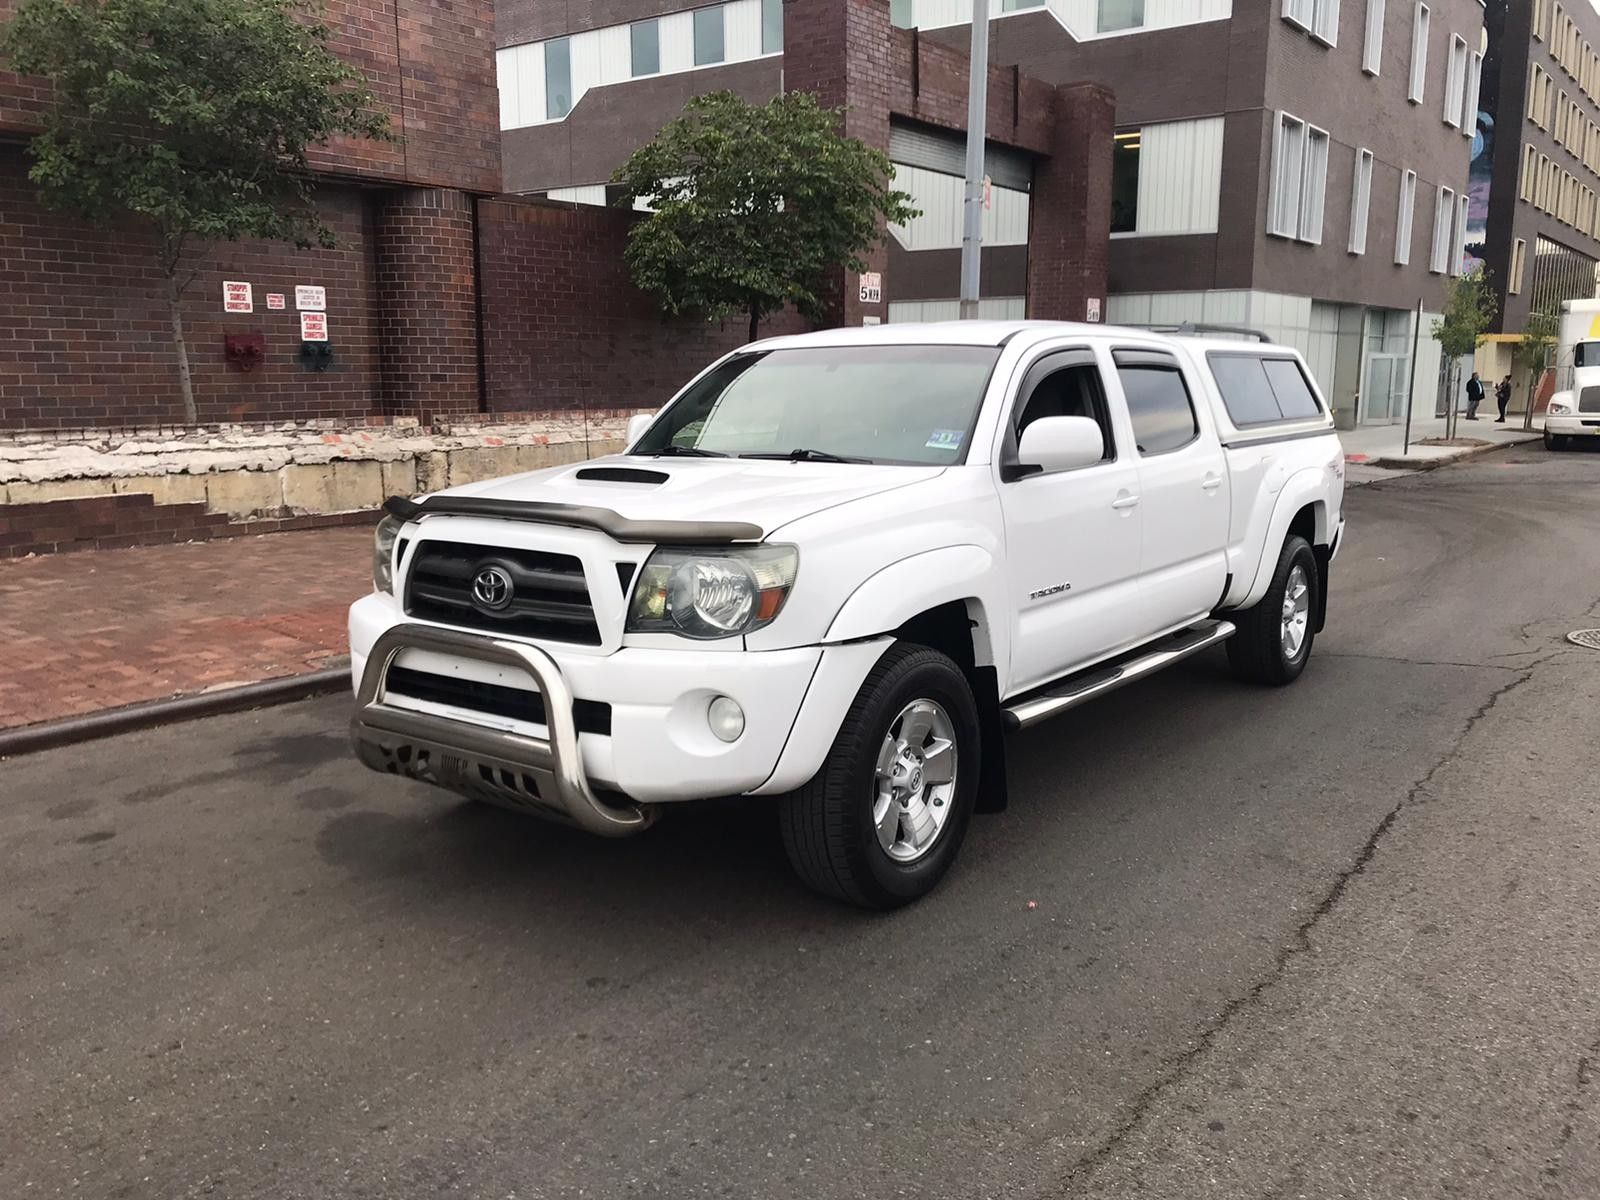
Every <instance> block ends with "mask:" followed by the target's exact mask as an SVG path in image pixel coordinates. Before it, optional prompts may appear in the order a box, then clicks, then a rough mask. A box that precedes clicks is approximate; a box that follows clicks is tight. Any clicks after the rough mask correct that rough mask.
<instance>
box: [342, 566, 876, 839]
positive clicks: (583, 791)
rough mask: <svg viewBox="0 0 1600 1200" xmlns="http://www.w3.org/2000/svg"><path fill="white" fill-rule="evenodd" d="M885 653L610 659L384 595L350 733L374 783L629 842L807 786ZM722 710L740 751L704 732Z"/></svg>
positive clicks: (628, 651) (367, 610)
mask: <svg viewBox="0 0 1600 1200" xmlns="http://www.w3.org/2000/svg"><path fill="white" fill-rule="evenodd" d="M887 644H888V642H887V639H879V640H874V641H871V642H860V643H852V644H849V645H842V646H827V647H823V646H804V647H797V648H794V649H787V650H771V651H760V652H754V651H742V652H741V651H730V650H708V649H704V648H700V647H696V646H694V645H693V644H686V645H685V647H684V648H682V649H657V648H646V647H626V646H625V647H623V648H621V649H619V650H617V651H615V652H613V653H609V654H606V653H597V652H594V651H592V650H588V649H586V648H581V647H572V646H565V645H560V644H555V643H540V644H539V645H534V644H532V643H529V642H526V641H522V640H514V639H506V638H495V637H493V636H490V635H486V634H483V633H475V632H468V631H465V630H457V629H451V628H446V627H444V626H439V625H431V624H421V623H416V622H411V621H409V620H408V619H407V618H406V616H405V614H404V613H402V612H401V611H400V607H399V605H397V604H396V603H395V602H394V599H393V598H392V597H390V596H387V595H383V594H377V593H375V594H373V595H369V596H366V597H363V598H362V599H361V600H358V601H357V602H356V603H355V605H353V606H352V607H351V610H350V651H351V663H352V674H353V677H354V681H355V684H356V686H357V711H356V714H355V717H354V718H353V720H352V723H351V733H352V738H353V740H354V742H355V746H356V751H357V753H358V755H359V756H360V757H361V759H362V761H363V762H365V763H366V764H367V765H368V766H371V767H373V768H375V769H377V770H380V771H387V772H390V773H394V774H400V775H405V776H408V777H411V778H416V779H422V780H425V781H426V782H429V783H434V784H437V785H439V786H441V787H445V788H449V789H450V790H452V791H456V792H460V793H463V794H466V795H472V796H474V797H476V798H480V799H486V800H491V801H494V802H495V803H499V804H503V805H507V806H510V807H516V808H523V809H529V810H531V811H536V812H539V813H541V814H542V815H551V816H556V817H559V818H562V819H564V820H567V821H569V822H571V823H573V824H577V825H579V826H581V827H582V828H585V829H589V830H591V831H592V832H596V833H602V834H608V835H617V834H626V833H630V832H633V831H634V830H637V829H639V828H642V827H643V825H644V823H645V822H646V821H647V819H648V817H649V815H650V811H649V810H650V806H653V805H656V804H660V803H666V802H672V801H680V800H689V799H696V798H700V797H706V796H731V795H740V794H745V793H760V794H768V793H773V792H782V791H787V790H790V789H792V788H794V787H797V786H799V784H801V783H804V782H805V781H806V780H807V779H809V778H810V777H811V776H812V775H813V774H815V772H816V770H817V769H818V767H819V766H820V765H821V763H822V761H823V759H824V757H825V756H826V754H827V751H828V749H829V747H830V746H831V745H832V742H833V739H834V736H835V735H836V734H837V732H838V729H839V723H840V722H841V721H842V719H843V717H844V714H845V712H846V711H847V710H848V708H849V705H850V703H851V701H852V700H853V699H854V697H855V694H856V692H857V691H858V690H859V689H860V686H861V683H862V681H863V680H864V679H865V678H866V676H867V673H868V672H869V671H870V670H871V669H872V666H873V664H874V663H876V662H877V660H878V658H879V657H880V656H881V654H882V653H883V649H884V646H886V645H887ZM397 667H400V668H405V670H406V672H410V673H415V672H419V671H420V672H423V673H426V674H429V675H435V676H440V677H444V678H447V679H452V680H455V681H461V682H471V683H474V684H484V685H489V686H491V687H494V688H497V689H500V690H502V691H504V690H505V689H520V690H521V691H525V692H529V693H537V694H538V696H539V697H540V698H541V699H542V703H543V707H544V709H545V716H544V717H542V718H540V717H534V718H532V719H519V718H517V717H515V716H512V715H507V714H506V713H504V712H502V713H498V714H497V713H489V712H480V711H475V710H469V709H465V708H459V707H456V706H454V705H451V704H447V703H437V702H429V701H425V700H421V699H418V698H417V697H414V696H410V695H407V694H405V683H404V677H403V676H402V677H401V686H400V687H398V688H396V687H391V686H389V683H390V680H389V676H390V673H391V669H392V668H397ZM719 695H721V696H729V697H731V698H732V699H733V700H734V701H736V702H737V703H738V704H739V706H740V708H741V709H743V711H744V714H745V729H744V732H743V734H742V735H741V736H740V737H738V738H736V739H735V740H734V741H733V742H724V741H721V740H720V739H718V738H717V737H716V736H715V735H714V734H713V733H712V732H711V729H710V727H709V725H708V723H707V720H706V714H707V708H708V706H709V704H710V702H711V700H712V699H713V698H714V697H716V696H719ZM575 701H577V702H580V703H581V702H585V701H587V702H591V703H598V704H601V705H604V706H607V707H608V709H609V714H610V716H609V729H608V731H606V732H600V731H596V730H595V729H594V727H593V725H592V724H584V722H583V721H582V720H581V719H580V720H579V721H576V722H575V721H574V715H573V707H574V703H575ZM580 724H582V725H583V726H584V727H583V728H579V727H578V726H579V725H580ZM422 751H425V752H426V754H425V756H424V757H423V758H422V759H421V760H420V761H419V758H418V754H419V752H422Z"/></svg>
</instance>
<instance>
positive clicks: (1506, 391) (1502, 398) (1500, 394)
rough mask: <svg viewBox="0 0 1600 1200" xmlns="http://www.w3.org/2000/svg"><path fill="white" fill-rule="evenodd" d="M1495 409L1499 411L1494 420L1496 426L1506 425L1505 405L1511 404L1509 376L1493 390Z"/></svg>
mask: <svg viewBox="0 0 1600 1200" xmlns="http://www.w3.org/2000/svg"><path fill="white" fill-rule="evenodd" d="M1494 403H1495V407H1496V408H1498V409H1499V410H1500V415H1499V416H1498V417H1496V418H1495V419H1494V423H1495V424H1496V425H1504V424H1505V423H1506V405H1508V404H1510V403H1511V376H1509V375H1507V376H1506V377H1505V378H1504V379H1502V380H1501V381H1500V382H1499V383H1498V384H1496V385H1495V389H1494Z"/></svg>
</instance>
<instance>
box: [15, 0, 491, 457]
mask: <svg viewBox="0 0 1600 1200" xmlns="http://www.w3.org/2000/svg"><path fill="white" fill-rule="evenodd" d="M14 7H15V4H14V0H0V20H4V19H5V18H6V17H8V16H9V14H10V12H11V10H12V9H13V8H14ZM327 19H328V22H329V25H330V26H331V27H332V29H333V30H334V31H335V36H334V39H333V45H334V48H335V49H336V50H337V51H338V52H339V53H340V54H341V55H343V56H344V57H345V58H347V59H348V60H349V61H351V62H353V63H355V64H356V65H358V66H359V67H360V68H361V69H362V70H363V71H364V72H365V73H366V74H367V76H368V79H369V81H370V84H371V86H372V88H373V90H374V92H375V93H376V94H377V96H378V98H379V99H380V100H381V101H382V102H383V103H384V104H385V105H386V106H387V107H388V109H389V112H390V114H391V120H392V124H393V128H394V131H395V133H396V135H397V136H396V140H395V141H393V142H382V143H378V142H347V143H341V144H334V145H330V146H328V147H325V148H322V149H319V150H318V151H316V153H315V155H314V159H313V161H314V165H315V166H316V167H317V168H318V169H319V171H321V172H322V173H323V182H322V183H321V185H320V187H319V189H318V195H319V205H320V207H321V210H322V212H323V214H324V218H325V220H326V221H327V223H328V224H329V225H330V227H331V228H332V229H333V230H334V233H335V235H336V237H337V239H338V246H337V248H336V249H335V250H333V251H332V252H327V251H320V250H314V251H296V250H295V249H293V248H292V247H288V246H284V245H279V244H272V245H264V244H251V243H239V244H233V245H221V246H211V247H205V248H203V249H202V250H200V251H199V252H196V253H195V254H194V255H193V256H192V265H193V266H194V267H195V268H196V269H197V271H198V277H197V278H196V280H195V282H194V283H193V284H192V285H191V286H190V288H189V290H188V292H187V293H186V299H185V311H184V320H185V324H186V326H187V332H188V341H189V346H190V358H191V363H192V366H193V370H194V376H195V392H196V397H197V401H198V407H199V410H200V416H201V419H202V420H203V421H209V422H218V421H234V422H238V421H267V420H281V419H303V418H312V417H315V418H335V419H344V420H363V419H365V418H367V417H369V416H370V415H373V414H379V415H385V416H400V415H418V414H423V413H429V412H434V411H451V410H455V411H460V410H464V409H466V410H475V409H476V408H477V407H478V353H477V332H476V319H475V316H474V311H475V304H476V300H475V289H476V282H475V274H474V269H473V206H474V199H473V198H474V197H475V196H480V195H485V194H492V193H494V192H497V191H499V190H500V138H499V129H498V122H497V119H496V98H495V80H494V72H493V64H492V58H491V49H490V44H491V37H492V33H491V31H492V29H493V26H494V9H493V5H492V3H491V0H458V2H457V3H455V4H454V5H452V6H450V7H444V6H440V5H436V4H429V3H424V2H422V0H334V2H333V3H330V4H329V5H328V10H327ZM43 99H44V90H43V87H42V85H41V84H40V83H39V81H37V80H31V79H23V78H19V77H17V76H15V75H8V74H5V73H0V284H3V285H4V286H3V287H0V429H38V428H60V427H72V426H108V425H147V424H159V423H170V422H176V421H179V420H181V412H182V410H181V403H180V400H179V395H178V388H177V382H176V375H175V367H174V362H173V352H172V348H171V338H170V332H169V329H168V323H167V319H166V312H165V305H164V298H163V297H164V293H163V290H162V281H161V279H160V278H159V276H158V274H157V271H156V267H155V256H154V254H153V243H152V241H151V240H150V239H148V238H147V237H145V236H144V235H143V234H142V233H141V231H139V230H137V229H131V228H130V229H125V230H114V231H103V230H96V229H93V228H90V227H89V226H87V225H86V224H84V223H83V222H80V221H77V220H74V219H72V218H70V217H65V216H62V215H60V214H57V213H54V212H51V211H48V210H46V209H44V208H43V207H41V206H40V204H39V203H38V201H37V199H36V197H35V192H34V189H33V187H32V185H31V184H30V183H29V181H28V179H27V167H28V159H27V154H26V138H27V135H28V134H29V133H30V132H31V131H32V130H33V129H34V128H36V121H37V117H38V114H39V112H40V109H41V105H42V102H43ZM224 280H236V281H247V282H249V283H250V284H251V285H252V289H253V301H254V311H253V312H251V313H248V314H243V313H225V312H224V310H223V301H222V292H223V288H222V285H223V281H224ZM297 285H310V286H318V287H322V288H323V289H325V293H326V304H327V308H326V314H327V327H328V336H329V343H328V344H329V345H330V347H331V349H332V356H333V357H332V361H331V365H329V366H328V367H327V368H326V369H324V370H320V371H319V370H312V369H310V368H309V367H308V366H305V365H302V363H301V360H300V354H299V351H300V324H299V315H298V313H297V312H296V309H295V287H296V286H297ZM269 293H272V294H277V295H282V296H285V297H286V298H287V299H286V302H285V306H284V308H283V309H281V310H280V309H269V308H268V307H267V300H266V297H267V295H268V294H269ZM239 333H257V334H261V335H263V337H264V339H265V360H264V362H263V363H262V364H261V366H260V367H258V368H257V369H256V370H253V371H250V372H243V371H240V370H238V369H237V368H235V367H231V366H229V365H228V363H227V362H226V360H225V358H224V353H223V338H224V336H225V335H227V334H239Z"/></svg>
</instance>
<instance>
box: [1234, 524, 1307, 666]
mask: <svg viewBox="0 0 1600 1200" xmlns="http://www.w3.org/2000/svg"><path fill="white" fill-rule="evenodd" d="M1321 587H1322V577H1321V575H1320V574H1319V573H1318V571H1317V556H1316V554H1315V553H1314V552H1313V551H1312V549H1311V546H1310V544H1309V543H1308V542H1307V541H1306V540H1305V538H1303V537H1301V536H1299V535H1298V534H1290V535H1289V536H1288V537H1287V538H1286V539H1284V543H1283V549H1282V550H1281V551H1279V553H1278V566H1277V569H1276V570H1274V571H1273V573H1272V582H1271V583H1270V584H1268V585H1267V592H1266V595H1264V596H1262V597H1261V599H1260V600H1258V601H1256V603H1255V604H1253V605H1252V606H1251V607H1249V608H1247V609H1244V610H1243V611H1241V612H1237V613H1234V614H1232V615H1231V618H1230V619H1231V620H1232V621H1233V623H1234V625H1235V626H1237V628H1238V632H1237V633H1235V634H1234V635H1233V636H1232V637H1231V638H1229V639H1228V663H1229V665H1230V666H1232V667H1233V671H1234V674H1235V675H1237V676H1239V678H1241V679H1245V680H1248V681H1249V682H1251V683H1265V684H1272V685H1274V686H1279V687H1281V686H1282V685H1284V684H1286V683H1293V682H1294V681H1295V680H1296V679H1298V678H1299V677H1300V672H1301V671H1304V670H1305V669H1306V660H1307V659H1309V658H1310V657H1311V643H1312V642H1313V641H1315V640H1316V614H1317V612H1318V611H1319V609H1318V600H1319V598H1318V594H1317V591H1318V589H1319V588H1321Z"/></svg>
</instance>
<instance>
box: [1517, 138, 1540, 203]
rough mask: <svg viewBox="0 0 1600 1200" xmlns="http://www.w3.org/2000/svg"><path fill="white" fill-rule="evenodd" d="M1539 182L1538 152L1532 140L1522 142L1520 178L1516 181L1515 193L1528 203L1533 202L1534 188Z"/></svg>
mask: <svg viewBox="0 0 1600 1200" xmlns="http://www.w3.org/2000/svg"><path fill="white" fill-rule="evenodd" d="M1538 182H1539V152H1538V150H1536V149H1534V146H1533V143H1532V142H1524V143H1523V146H1522V178H1521V179H1520V180H1519V181H1518V183H1517V195H1518V197H1520V198H1521V199H1523V200H1526V201H1527V202H1528V203H1529V204H1532V203H1533V197H1534V194H1535V193H1534V189H1535V187H1536V185H1537V184H1538Z"/></svg>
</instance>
